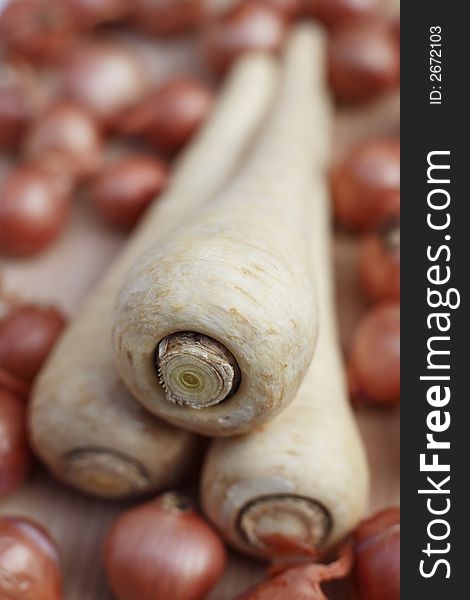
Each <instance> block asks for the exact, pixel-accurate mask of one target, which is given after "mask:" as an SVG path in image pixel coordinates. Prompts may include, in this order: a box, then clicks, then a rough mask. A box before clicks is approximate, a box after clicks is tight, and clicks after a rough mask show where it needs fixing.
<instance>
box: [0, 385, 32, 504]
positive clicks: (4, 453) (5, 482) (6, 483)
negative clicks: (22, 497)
mask: <svg viewBox="0 0 470 600" xmlns="http://www.w3.org/2000/svg"><path fill="white" fill-rule="evenodd" d="M30 465H31V455H30V452H29V448H28V441H27V436H26V404H25V402H24V401H23V399H22V398H18V397H15V396H14V395H12V394H10V393H9V392H7V391H5V390H3V389H2V388H0V497H2V496H5V495H6V494H9V493H10V492H12V491H14V490H15V489H16V488H17V487H18V486H19V485H20V483H21V482H22V481H23V480H24V479H25V477H26V475H27V474H28V471H29V468H30Z"/></svg>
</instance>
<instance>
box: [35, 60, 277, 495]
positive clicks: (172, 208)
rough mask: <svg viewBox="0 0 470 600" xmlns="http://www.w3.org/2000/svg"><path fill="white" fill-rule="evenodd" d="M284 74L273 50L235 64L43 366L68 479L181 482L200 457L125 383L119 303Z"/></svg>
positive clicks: (231, 156)
mask: <svg viewBox="0 0 470 600" xmlns="http://www.w3.org/2000/svg"><path fill="white" fill-rule="evenodd" d="M276 81H277V66H276V65H275V63H274V62H273V61H272V60H271V59H270V58H268V57H266V56H262V55H259V56H250V57H248V58H246V59H245V60H244V61H242V63H240V65H239V66H237V67H236V68H235V71H234V73H233V75H232V76H231V77H230V79H229V81H228V83H227V87H226V89H225V91H223V92H222V96H221V98H220V100H219V102H218V104H217V106H216V108H215V109H214V112H213V114H212V116H211V117H210V119H209V121H208V122H207V124H206V125H205V126H204V127H203V130H202V131H201V132H200V134H199V135H198V136H197V138H196V139H195V141H194V142H193V143H192V145H191V147H190V148H189V149H188V151H187V152H186V153H185V154H184V156H183V158H182V160H181V161H180V162H179V164H178V165H177V167H176V170H175V172H174V176H173V180H172V183H171V185H170V188H169V191H168V192H167V193H166V195H165V196H164V197H162V198H160V200H159V201H158V202H157V203H155V205H153V206H152V207H151V209H150V212H149V213H148V214H147V215H146V216H145V217H144V222H143V223H142V225H141V226H140V227H139V228H138V230H137V231H136V233H135V234H134V235H133V237H132V238H131V240H130V242H129V243H128V245H127V246H126V247H125V249H124V251H123V252H122V254H121V255H120V256H119V257H118V259H117V261H116V262H115V263H114V265H113V266H112V267H111V269H110V271H109V272H108V273H107V274H106V276H105V277H104V279H103V280H102V281H101V283H99V284H98V286H97V287H96V289H95V291H94V292H93V293H92V295H91V296H90V298H89V299H88V300H87V301H86V303H85V304H84V306H83V307H82V309H81V311H80V312H79V314H78V316H77V317H76V318H75V320H74V321H73V322H72V324H71V326H70V328H69V329H68V331H67V332H66V333H65V335H64V336H63V338H62V340H61V342H60V343H59V344H58V346H57V347H56V349H55V351H54V353H53V355H52V357H51V358H50V360H49V362H48V364H47V366H46V368H45V369H44V371H43V372H42V374H41V376H40V378H39V380H38V382H37V386H36V388H35V391H34V395H33V398H32V402H31V410H30V419H29V426H30V430H31V439H32V442H33V445H34V447H35V449H36V450H37V453H38V454H39V456H40V457H41V458H42V459H43V461H44V462H45V463H46V464H47V466H48V467H49V468H50V470H51V471H52V472H53V473H54V474H55V475H56V476H57V477H58V478H59V479H62V480H64V481H67V482H69V483H71V484H73V485H75V486H77V487H79V488H81V489H83V490H86V491H88V492H91V493H94V494H98V495H101V496H108V497H122V496H126V495H129V494H135V493H140V492H143V491H147V490H150V489H156V488H160V487H165V486H168V485H172V484H173V483H175V482H176V481H177V480H178V479H179V478H180V477H181V476H182V472H183V471H184V469H185V468H186V467H187V466H188V465H189V464H190V462H191V460H192V457H193V456H194V454H195V452H194V450H195V446H196V439H195V437H194V436H192V435H190V434H188V433H186V432H183V431H178V430H175V429H174V428H173V427H170V426H169V425H167V424H165V423H163V422H161V421H160V420H158V419H156V418H154V417H153V415H149V414H148V413H147V412H146V411H144V410H143V409H142V408H141V407H140V405H139V404H137V403H136V402H135V401H134V400H133V398H132V397H131V395H130V394H129V392H128V391H127V389H126V388H125V387H124V385H123V384H122V383H121V381H120V380H119V377H118V374H117V372H116V369H115V367H114V363H113V357H112V351H111V331H112V314H113V305H114V300H115V296H116V293H117V290H118V289H119V285H120V283H121V280H122V278H123V276H124V274H125V273H126V272H127V270H128V269H129V267H130V266H131V264H132V263H133V262H134V260H135V259H136V257H137V256H139V254H140V253H141V252H142V251H143V250H144V249H145V248H146V247H147V246H149V245H150V243H151V242H153V241H155V240H157V239H159V238H160V237H161V236H162V235H163V234H164V233H165V232H166V231H168V230H170V229H171V228H172V227H174V226H175V224H176V223H178V222H179V220H180V219H181V218H182V216H183V215H185V214H187V213H189V212H190V211H191V210H194V209H197V208H198V207H199V206H200V205H202V204H203V202H206V201H207V200H208V199H209V198H210V196H211V195H213V194H214V193H216V191H217V190H218V188H220V187H221V185H222V184H223V182H224V180H225V179H226V178H227V177H228V176H229V174H230V173H231V172H232V171H233V170H234V169H235V168H236V167H237V166H238V162H239V159H240V155H241V154H243V152H244V150H245V147H246V146H247V145H248V143H249V141H250V139H251V138H252V136H253V134H254V131H255V130H256V129H257V127H258V126H259V124H260V121H261V119H262V117H263V115H264V114H265V113H266V112H267V111H268V107H269V105H270V103H271V101H272V98H273V95H274V90H275V86H276ZM247 89H249V90H250V93H249V94H247V93H246V90H247ZM221 149H222V150H223V151H221Z"/></svg>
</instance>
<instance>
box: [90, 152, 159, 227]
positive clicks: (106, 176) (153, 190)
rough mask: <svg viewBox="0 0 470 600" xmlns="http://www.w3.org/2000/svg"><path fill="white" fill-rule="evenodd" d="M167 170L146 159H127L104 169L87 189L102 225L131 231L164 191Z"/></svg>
mask: <svg viewBox="0 0 470 600" xmlns="http://www.w3.org/2000/svg"><path fill="white" fill-rule="evenodd" d="M167 181H168V167H167V166H166V164H165V163H164V162H163V161H162V160H159V159H157V158H153V157H150V156H138V155H136V156H129V157H126V158H123V159H121V160H119V161H117V162H115V163H113V164H112V165H110V166H109V167H107V168H106V169H104V170H103V171H102V172H101V173H100V175H99V176H98V177H97V179H96V180H95V182H94V184H93V187H92V189H91V201H92V203H93V204H94V206H95V208H96V210H97V212H98V214H99V215H100V217H101V218H102V219H103V221H105V222H106V223H108V224H110V225H112V226H115V227H120V228H124V229H127V228H130V227H133V226H134V225H135V224H136V223H137V221H138V220H139V219H140V217H141V216H142V214H143V213H144V211H145V209H146V208H147V207H148V205H149V204H150V203H151V202H152V200H153V199H154V198H156V197H157V196H158V195H159V194H160V193H161V192H162V191H163V190H164V189H165V187H166V184H167Z"/></svg>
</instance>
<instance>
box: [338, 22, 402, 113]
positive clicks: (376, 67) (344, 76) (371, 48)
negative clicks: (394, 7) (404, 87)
mask: <svg viewBox="0 0 470 600" xmlns="http://www.w3.org/2000/svg"><path fill="white" fill-rule="evenodd" d="M328 73H329V81H330V87H331V89H332V91H333V93H334V95H335V96H336V98H337V99H338V100H339V101H341V102H346V103H360V102H366V101H369V100H372V99H374V98H376V97H378V96H380V95H382V94H384V93H385V92H388V91H390V90H392V89H394V88H396V87H398V85H399V82H400V46H399V44H398V42H397V39H396V37H395V35H394V33H393V31H392V29H391V27H390V26H389V24H388V23H386V22H382V21H379V20H376V19H373V20H368V21H365V22H359V23H352V24H346V25H344V26H342V27H339V28H338V29H336V30H334V31H333V32H332V35H331V36H330V39H329V44H328Z"/></svg>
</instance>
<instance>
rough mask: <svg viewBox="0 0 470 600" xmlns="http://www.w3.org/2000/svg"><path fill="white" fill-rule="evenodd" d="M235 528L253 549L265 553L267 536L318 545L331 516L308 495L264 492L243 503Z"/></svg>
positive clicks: (327, 533) (267, 544) (326, 532)
mask: <svg viewBox="0 0 470 600" xmlns="http://www.w3.org/2000/svg"><path fill="white" fill-rule="evenodd" d="M238 528H239V531H240V533H241V535H242V536H243V537H244V538H245V540H246V541H247V542H248V543H249V544H250V545H251V546H253V548H254V549H258V550H262V551H263V552H264V553H267V554H269V542H267V541H266V540H269V539H270V538H273V539H274V538H276V537H279V536H281V537H286V538H289V539H295V540H298V541H299V542H302V543H303V544H307V545H309V546H312V548H320V547H321V546H322V544H323V543H324V542H325V541H326V539H327V538H328V535H329V533H330V530H331V517H330V514H329V512H328V511H327V510H326V509H325V508H324V507H323V506H321V505H320V504H318V503H316V502H314V501H313V500H310V499H308V498H302V497H298V496H292V495H290V494H281V495H272V496H263V497H258V498H256V499H255V500H252V501H250V502H249V503H248V504H246V505H245V506H244V508H243V509H242V510H241V512H240V516H239V522H238ZM274 553H275V550H274V549H273V554H274Z"/></svg>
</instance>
